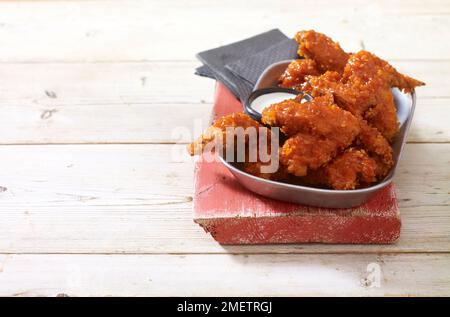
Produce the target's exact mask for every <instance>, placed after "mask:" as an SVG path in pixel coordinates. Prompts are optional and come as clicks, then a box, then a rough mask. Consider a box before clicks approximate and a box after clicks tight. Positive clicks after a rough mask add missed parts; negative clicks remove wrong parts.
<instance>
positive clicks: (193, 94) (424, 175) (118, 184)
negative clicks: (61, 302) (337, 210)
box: [0, 0, 450, 296]
mask: <svg viewBox="0 0 450 317" xmlns="http://www.w3.org/2000/svg"><path fill="white" fill-rule="evenodd" d="M335 3H337V2H336V1H330V2H328V1H319V0H312V1H273V0H270V1H266V0H251V1H249V0H248V1H207V0H196V1H139V2H119V1H26V2H16V1H8V2H1V3H0V47H1V49H0V76H1V82H0V143H1V145H0V167H1V168H0V295H2V296H3V295H15V296H23V295H44V296H55V295H57V294H67V295H69V296H82V295H99V296H108V295H450V207H449V196H450V195H449V191H450V168H449V163H450V144H449V141H450V128H449V119H450V46H449V44H448V43H449V42H450V33H449V32H448V30H449V29H450V3H449V1H446V0H430V1H425V2H424V1H422V0H414V1H387V0H385V1H355V2H353V1H342V2H341V1H340V2H339V3H340V4H339V5H337V4H335ZM275 27H278V28H280V29H281V30H282V31H284V32H285V33H286V34H289V35H293V34H294V33H295V31H297V30H300V29H310V28H314V29H316V30H318V31H321V32H324V33H326V34H328V35H330V36H332V37H333V38H335V39H337V40H339V41H340V43H341V45H342V46H343V47H344V48H345V49H346V50H349V51H357V50H359V49H361V48H366V49H368V50H370V51H373V52H375V53H376V54H378V55H380V56H381V57H383V58H386V59H388V60H389V61H390V62H391V63H392V64H394V65H395V66H396V67H397V68H398V69H399V70H401V71H403V72H406V73H407V74H410V75H411V76H414V77H417V78H418V79H420V80H423V81H425V82H426V83H427V86H426V87H424V88H420V89H418V103H417V111H416V116H415V118H414V124H413V127H412V131H411V135H410V138H409V143H408V144H407V146H406V153H405V155H404V159H403V161H402V162H401V168H400V171H399V173H398V175H397V177H396V183H397V193H398V197H399V204H400V209H401V213H402V221H403V227H402V234H401V238H400V241H399V242H398V243H397V244H395V245H372V246H363V245H284V246H275V245H274V246H244V247H238V246H233V247H223V246H220V245H218V244H217V243H215V241H214V240H213V239H212V238H211V237H210V236H208V235H206V234H205V233H204V232H203V231H202V230H201V228H199V227H198V226H196V225H195V224H194V223H193V222H192V195H193V180H192V175H193V162H192V160H191V159H190V158H188V157H187V155H186V154H185V153H184V146H185V143H187V142H188V141H189V140H190V138H191V137H192V136H193V135H192V134H193V133H194V131H193V129H194V126H195V124H196V122H197V123H198V121H201V122H203V123H204V124H206V122H207V121H208V119H209V116H210V110H211V106H212V105H211V102H212V98H213V90H214V83H213V82H212V81H211V80H208V79H203V78H199V77H196V76H194V75H193V71H194V67H196V66H198V65H199V63H198V62H197V61H196V60H195V58H194V55H195V53H196V52H198V51H201V50H204V49H208V48H212V47H216V46H218V45H222V44H226V43H229V42H233V41H236V40H239V39H243V38H245V37H248V36H251V35H254V34H257V33H260V32H262V31H265V30H268V29H271V28H275ZM175 127H177V128H178V129H175V132H174V128H175ZM183 129H184V131H188V132H189V133H188V134H187V135H186V134H184V135H183V136H181V137H180V135H179V133H178V132H180V131H182V130H183ZM189 134H190V135H189ZM174 153H181V154H179V155H175V154H174ZM371 263H374V264H371ZM368 265H369V271H370V268H371V267H373V266H375V267H376V268H379V269H380V280H379V282H380V283H379V285H378V284H377V283H373V282H371V278H372V277H373V275H371V273H370V272H368V270H367V268H368Z"/></svg>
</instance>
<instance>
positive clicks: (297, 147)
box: [280, 133, 338, 176]
mask: <svg viewBox="0 0 450 317" xmlns="http://www.w3.org/2000/svg"><path fill="white" fill-rule="evenodd" d="M337 150H338V146H337V145H336V142H334V141H333V140H331V139H327V138H323V137H320V136H314V135H310V134H305V133H297V134H296V135H295V136H293V137H291V138H289V139H288V140H287V141H286V142H285V143H284V145H283V146H282V147H281V149H280V162H281V164H282V165H284V166H286V168H287V171H288V172H289V173H291V174H294V175H295V176H305V175H306V174H307V172H308V169H312V170H315V169H317V168H319V167H320V166H322V165H323V164H325V163H327V162H328V161H330V160H331V159H332V158H333V157H334V156H335V155H336V153H337Z"/></svg>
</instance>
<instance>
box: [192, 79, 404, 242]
mask: <svg viewBox="0 0 450 317" xmlns="http://www.w3.org/2000/svg"><path fill="white" fill-rule="evenodd" d="M236 111H242V105H241V104H240V103H239V101H237V100H236V98H235V97H234V96H233V95H232V94H231V93H230V92H229V91H228V90H227V89H226V88H225V87H224V86H223V85H221V84H218V85H217V89H216V95H215V105H214V116H215V117H220V116H223V115H226V114H229V113H231V112H236ZM194 221H195V222H196V223H198V224H199V225H200V226H202V227H203V229H204V230H205V231H206V232H209V233H210V234H211V235H212V236H213V237H214V239H216V240H217V241H218V242H219V243H221V244H268V243H313V242H320V243H360V244H377V243H379V244H386V243H393V242H395V241H396V240H397V239H398V237H399V235H400V226H401V222H400V213H399V210H398V205H397V199H396V197H395V191H394V185H390V186H388V187H387V188H384V189H383V190H381V191H379V192H378V193H377V194H376V195H375V196H374V197H373V198H372V199H371V200H370V201H369V202H367V203H366V204H364V205H362V206H359V207H357V208H349V209H328V208H318V207H310V206H302V205H298V204H292V203H286V202H281V201H276V200H272V199H269V198H265V197H262V196H259V195H257V194H254V193H252V192H250V191H248V190H247V189H245V188H244V187H242V186H241V185H240V184H239V183H238V182H237V181H236V180H235V179H234V176H233V175H232V174H231V172H229V171H228V169H227V168H226V167H225V166H224V165H223V164H221V163H220V162H217V161H214V162H210V160H202V158H200V159H199V160H198V161H197V163H196V167H195V195H194Z"/></svg>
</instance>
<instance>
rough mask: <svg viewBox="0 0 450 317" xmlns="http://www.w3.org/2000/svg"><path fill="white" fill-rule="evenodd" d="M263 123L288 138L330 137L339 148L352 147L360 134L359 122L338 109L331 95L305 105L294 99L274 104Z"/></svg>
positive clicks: (346, 112) (263, 118)
mask: <svg viewBox="0 0 450 317" xmlns="http://www.w3.org/2000/svg"><path fill="white" fill-rule="evenodd" d="M261 120H262V122H263V123H264V124H267V125H271V126H278V127H280V128H281V131H283V132H284V133H285V134H286V135H288V136H293V135H295V134H297V133H298V132H303V133H309V134H313V135H317V136H322V137H326V138H330V139H331V140H333V141H334V142H335V143H336V145H337V146H338V147H345V146H348V145H350V144H351V142H352V141H353V139H354V138H355V137H356V135H358V133H359V124H358V119H357V118H356V117H355V116H353V115H352V114H351V113H350V112H348V111H345V110H343V109H341V108H339V107H338V106H336V105H335V104H334V103H333V98H332V97H331V96H330V95H328V96H320V97H316V98H314V99H313V100H312V101H309V102H304V103H300V102H298V101H296V100H294V99H291V100H285V101H283V102H280V103H276V104H273V105H271V106H269V107H266V108H265V109H264V111H263V112H262V119H261Z"/></svg>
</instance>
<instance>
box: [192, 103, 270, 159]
mask: <svg viewBox="0 0 450 317" xmlns="http://www.w3.org/2000/svg"><path fill="white" fill-rule="evenodd" d="M237 127H240V128H243V129H247V128H250V127H252V128H255V129H259V128H263V126H262V125H261V124H260V123H259V122H258V121H255V120H254V119H252V118H251V117H250V116H249V115H247V114H245V113H242V112H237V113H233V114H231V115H228V116H224V117H221V118H219V119H217V120H216V121H215V122H214V123H213V124H212V125H211V126H210V127H209V128H207V129H206V130H205V132H204V133H203V134H202V135H201V136H200V137H199V138H198V139H197V140H196V141H194V142H192V143H191V144H189V145H188V152H189V154H190V155H198V154H201V153H202V152H203V150H204V149H205V147H206V145H207V144H210V145H211V148H213V147H214V146H213V145H214V144H212V143H214V142H215V143H216V144H217V142H218V141H220V142H222V144H223V146H225V145H226V143H227V142H226V136H227V128H237Z"/></svg>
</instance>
